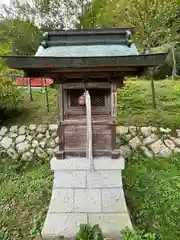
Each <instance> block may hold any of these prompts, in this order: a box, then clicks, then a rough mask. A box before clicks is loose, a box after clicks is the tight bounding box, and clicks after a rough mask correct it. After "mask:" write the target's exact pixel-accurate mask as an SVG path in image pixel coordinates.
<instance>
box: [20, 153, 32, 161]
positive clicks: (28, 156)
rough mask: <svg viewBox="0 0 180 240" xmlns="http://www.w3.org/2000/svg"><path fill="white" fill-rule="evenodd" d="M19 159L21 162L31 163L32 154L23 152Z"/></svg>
mask: <svg viewBox="0 0 180 240" xmlns="http://www.w3.org/2000/svg"><path fill="white" fill-rule="evenodd" d="M21 159H22V160H23V161H31V160H32V159H33V153H32V152H25V153H23V155H22V157H21Z"/></svg>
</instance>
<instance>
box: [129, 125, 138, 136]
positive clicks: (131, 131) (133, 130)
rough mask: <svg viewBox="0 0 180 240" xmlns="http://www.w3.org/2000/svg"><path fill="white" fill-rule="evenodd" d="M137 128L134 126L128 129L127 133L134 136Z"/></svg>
mask: <svg viewBox="0 0 180 240" xmlns="http://www.w3.org/2000/svg"><path fill="white" fill-rule="evenodd" d="M136 131H137V128H136V127H135V126H130V127H129V132H130V133H131V134H132V135H133V136H134V135H136Z"/></svg>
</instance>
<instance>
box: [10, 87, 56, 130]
mask: <svg viewBox="0 0 180 240" xmlns="http://www.w3.org/2000/svg"><path fill="white" fill-rule="evenodd" d="M21 93H22V95H23V104H20V109H19V110H20V114H18V115H17V116H12V117H11V118H8V121H6V125H7V124H9V125H12V124H13V125H14V124H18V125H19V124H23V125H24V124H32V123H35V124H40V123H47V122H50V123H54V122H57V118H58V106H57V90H56V89H52V88H48V99H49V110H50V111H49V112H47V109H46V104H45V97H44V90H43V89H42V88H38V89H37V88H35V89H34V88H32V97H33V101H30V100H29V93H28V91H27V88H25V89H21Z"/></svg>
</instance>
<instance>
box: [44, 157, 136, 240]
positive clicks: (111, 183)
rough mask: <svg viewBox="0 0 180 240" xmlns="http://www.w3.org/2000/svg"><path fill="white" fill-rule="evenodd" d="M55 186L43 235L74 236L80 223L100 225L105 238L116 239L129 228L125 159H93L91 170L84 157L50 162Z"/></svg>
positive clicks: (53, 236) (52, 237)
mask: <svg viewBox="0 0 180 240" xmlns="http://www.w3.org/2000/svg"><path fill="white" fill-rule="evenodd" d="M51 169H52V170H53V171H54V183H53V190H52V197H51V201H50V205H49V210H48V213H47V216H46V220H45V223H44V227H43V231H42V236H43V238H44V239H54V238H56V237H58V236H64V237H65V238H70V237H73V236H74V235H75V234H76V232H77V231H78V227H79V225H80V224H83V223H90V224H91V225H94V224H99V225H100V227H101V229H102V231H103V234H104V236H105V237H113V238H117V237H119V236H120V232H121V230H123V229H124V228H125V227H129V228H132V225H131V221H130V218H129V214H128V211H127V206H126V202H125V198H124V191H123V188H122V178H121V171H122V170H123V169H124V159H123V158H122V157H120V158H119V159H116V160H115V159H111V158H105V157H99V158H94V169H95V170H94V171H92V172H90V170H89V169H90V163H89V162H88V160H87V159H85V158H68V159H65V160H57V159H56V158H53V159H52V160H51Z"/></svg>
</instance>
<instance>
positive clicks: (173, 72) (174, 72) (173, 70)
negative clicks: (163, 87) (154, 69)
mask: <svg viewBox="0 0 180 240" xmlns="http://www.w3.org/2000/svg"><path fill="white" fill-rule="evenodd" d="M175 46H176V44H175V43H174V44H173V46H172V58H173V69H172V80H175V77H176V56H175Z"/></svg>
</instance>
